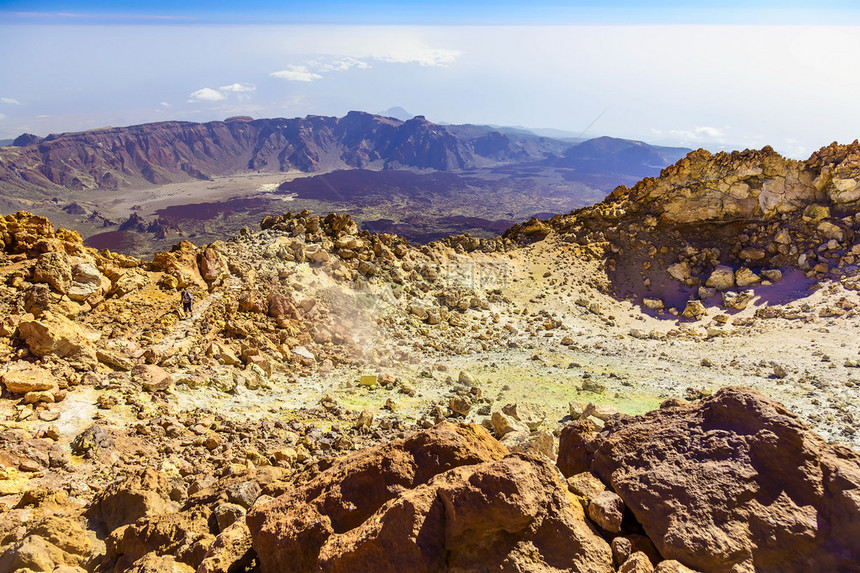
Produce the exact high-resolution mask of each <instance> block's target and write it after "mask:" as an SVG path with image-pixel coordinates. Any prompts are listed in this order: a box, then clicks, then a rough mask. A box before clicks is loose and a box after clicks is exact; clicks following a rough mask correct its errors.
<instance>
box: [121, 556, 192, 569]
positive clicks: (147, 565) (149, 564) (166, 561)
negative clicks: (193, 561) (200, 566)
mask: <svg viewBox="0 0 860 573" xmlns="http://www.w3.org/2000/svg"><path fill="white" fill-rule="evenodd" d="M125 573H194V568H193V567H191V566H190V565H186V564H185V563H182V562H180V561H177V560H176V559H174V558H173V556H171V555H158V554H157V553H147V554H146V555H144V556H143V557H141V558H140V559H138V560H137V561H135V562H134V563H132V565H131V567H129V568H128V569H126V570H125Z"/></svg>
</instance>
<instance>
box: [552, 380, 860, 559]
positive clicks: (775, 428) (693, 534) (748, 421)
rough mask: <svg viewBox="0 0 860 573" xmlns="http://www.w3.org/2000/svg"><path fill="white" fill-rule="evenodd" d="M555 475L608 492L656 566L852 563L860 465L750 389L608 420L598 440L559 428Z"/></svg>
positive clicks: (859, 515)
mask: <svg viewBox="0 0 860 573" xmlns="http://www.w3.org/2000/svg"><path fill="white" fill-rule="evenodd" d="M559 467H560V469H562V471H564V472H565V474H566V475H572V474H573V473H578V472H579V471H586V470H590V471H592V472H593V473H594V474H595V475H597V476H598V477H600V478H601V479H602V480H604V481H605V482H606V483H609V484H610V486H611V487H612V489H613V490H614V491H615V492H616V493H617V494H618V495H619V496H620V497H621V498H622V500H623V501H624V503H625V505H626V506H627V507H628V508H629V509H630V510H631V511H632V512H633V514H634V515H635V517H636V518H637V519H638V521H639V523H641V525H642V527H643V528H644V530H645V532H646V533H647V535H648V537H650V539H651V540H652V541H653V542H654V545H655V546H656V547H657V549H658V550H659V553H660V554H661V555H662V556H663V557H664V558H666V559H675V560H677V561H680V562H681V563H683V564H684V565H686V566H688V567H692V568H695V569H697V570H702V571H747V570H753V569H755V570H756V571H839V570H849V569H852V568H853V567H855V566H856V563H858V562H860V541H858V540H860V454H858V453H857V452H854V451H852V450H849V449H848V448H845V447H843V446H838V445H831V444H827V443H826V442H824V440H822V439H821V438H820V437H818V436H817V435H815V434H814V433H813V432H811V431H810V430H808V429H807V428H806V426H804V425H803V423H802V422H800V420H799V419H798V418H797V417H796V416H795V415H793V414H791V413H790V412H788V411H787V410H786V409H785V408H784V407H783V406H782V405H780V404H779V403H777V402H774V401H772V400H769V399H767V398H765V397H764V396H762V395H761V394H759V393H757V392H755V391H753V390H750V389H746V388H736V387H731V388H723V389H721V390H719V391H718V392H716V393H715V394H714V395H713V396H711V397H709V398H705V399H704V400H702V401H701V402H699V403H694V404H689V405H676V406H669V407H666V408H662V409H660V410H656V411H653V412H649V413H648V414H645V415H642V416H637V417H633V418H624V417H619V418H614V419H612V420H610V421H609V422H608V423H607V424H606V427H605V428H604V430H603V432H601V433H600V434H596V433H594V432H593V430H591V429H590V428H588V427H584V426H582V425H581V423H580V425H578V426H577V425H575V423H574V424H569V425H568V426H567V427H565V428H564V429H563V431H562V433H561V438H560V444H559ZM572 470H574V471H572Z"/></svg>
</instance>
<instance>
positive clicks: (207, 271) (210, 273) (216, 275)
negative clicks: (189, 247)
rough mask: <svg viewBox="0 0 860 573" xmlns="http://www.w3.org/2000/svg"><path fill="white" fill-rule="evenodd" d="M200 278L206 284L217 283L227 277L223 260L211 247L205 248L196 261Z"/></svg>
mask: <svg viewBox="0 0 860 573" xmlns="http://www.w3.org/2000/svg"><path fill="white" fill-rule="evenodd" d="M197 266H198V267H199V269H200V276H202V277H203V280H205V281H206V282H210V283H211V282H217V281H218V280H220V279H222V278H223V277H225V276H227V264H226V263H225V262H224V258H223V257H222V256H221V255H220V254H219V253H218V251H216V250H215V249H213V248H212V247H206V248H205V249H203V252H202V253H200V256H199V257H198V259H197Z"/></svg>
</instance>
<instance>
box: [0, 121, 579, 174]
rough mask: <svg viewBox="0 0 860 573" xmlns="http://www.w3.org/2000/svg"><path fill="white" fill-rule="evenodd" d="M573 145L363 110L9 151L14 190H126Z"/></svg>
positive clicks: (455, 166) (474, 160)
mask: <svg viewBox="0 0 860 573" xmlns="http://www.w3.org/2000/svg"><path fill="white" fill-rule="evenodd" d="M567 145H568V144H565V143H563V142H559V141H556V140H553V139H549V138H541V137H538V136H535V135H533V134H528V135H524V134H506V133H502V132H500V131H495V130H493V129H492V128H489V127H475V126H448V127H445V126H440V125H437V124H434V123H431V122H429V121H427V120H426V119H425V118H424V117H423V116H416V117H414V118H412V119H409V120H407V121H400V120H398V119H393V118H389V117H381V116H378V115H371V114H368V113H363V112H350V113H348V114H347V115H346V116H345V117H342V118H336V117H321V116H308V117H305V118H294V119H283V118H276V119H256V120H255V119H252V118H249V117H234V118H229V119H227V120H225V121H213V122H209V123H191V122H183V121H168V122H161V123H149V124H143V125H136V126H131V127H118V128H104V129H98V130H92V131H86V132H81V133H66V134H61V135H56V134H54V135H49V136H48V137H46V138H44V139H40V138H38V137H36V136H31V135H25V136H21V137H19V138H18V139H17V140H16V145H15V146H14V147H5V148H2V149H0V182H2V183H4V184H5V185H4V186H6V187H8V186H9V185H12V186H30V187H32V186H36V187H41V188H50V187H53V186H64V187H67V188H72V189H78V190H84V189H120V188H125V187H131V186H139V185H143V184H149V185H159V184H164V183H170V182H177V181H183V180H188V179H190V178H195V179H208V178H211V177H214V176H222V175H230V174H233V173H237V172H241V171H249V170H250V171H262V172H283V171H290V170H299V171H305V172H319V171H330V170H333V169H350V168H362V169H370V170H379V169H404V168H405V169H426V170H435V171H457V170H464V169H473V168H481V167H493V166H499V165H506V164H511V163H515V162H524V161H542V160H546V159H549V158H552V157H556V156H558V155H559V154H561V153H563V152H564V150H565V148H566V147H567Z"/></svg>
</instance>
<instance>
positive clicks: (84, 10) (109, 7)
mask: <svg viewBox="0 0 860 573" xmlns="http://www.w3.org/2000/svg"><path fill="white" fill-rule="evenodd" d="M0 11H2V12H5V13H6V17H7V18H13V19H15V20H19V21H31V22H32V21H43V22H45V21H55V22H56V21H63V20H65V21H78V22H81V21H95V22H106V21H108V22H112V23H123V22H125V23H129V22H141V21H152V22H160V23H168V22H173V23H175V24H182V23H219V24H225V23H227V24H249V23H253V24H259V23H265V24H273V23H280V24H295V23H306V24H307V23H311V24H332V23H337V24H351V25H357V24H420V25H431V24H446V25H452V24H471V25H491V24H505V25H523V24H582V23H599V24H667V23H675V24H768V25H774V24H833V23H843V24H845V23H848V21H853V22H854V23H858V20H860V7H858V5H857V2H855V1H853V0H821V1H818V2H810V1H798V0H746V1H744V0H724V1H721V2H713V1H708V2H704V1H681V0H603V1H601V0H578V1H570V0H568V1H561V0H555V1H547V0H537V1H530V2H523V1H522V0H434V1H432V2H430V1H426V0H377V1H375V2H354V1H353V2H349V1H344V0H316V1H312V2H310V1H307V0H302V1H289V0H287V1H284V0H280V1H278V0H252V1H248V2H224V1H218V0H208V1H207V0H196V1H189V0H182V1H171V0H152V1H126V2H116V1H111V0H98V1H97V0H83V1H81V0H77V1H74V0H73V1H64V0H49V1H33V0H3V1H2V2H0Z"/></svg>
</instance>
